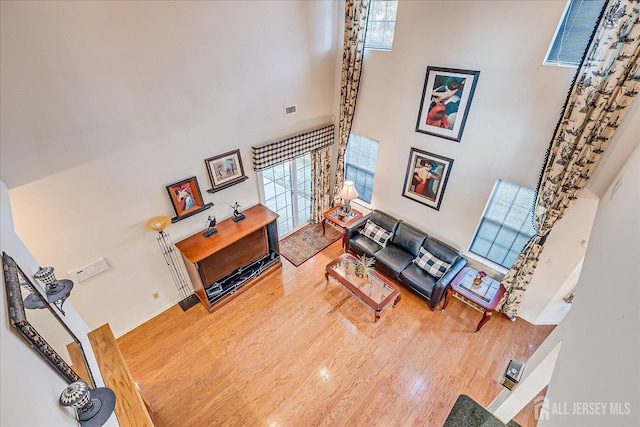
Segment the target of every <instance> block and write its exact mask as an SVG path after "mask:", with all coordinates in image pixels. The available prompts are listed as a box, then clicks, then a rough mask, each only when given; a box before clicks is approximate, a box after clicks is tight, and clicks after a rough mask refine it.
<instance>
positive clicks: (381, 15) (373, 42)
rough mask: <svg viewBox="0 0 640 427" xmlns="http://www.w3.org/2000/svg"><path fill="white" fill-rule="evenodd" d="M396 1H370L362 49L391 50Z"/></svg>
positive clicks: (396, 8) (394, 26)
mask: <svg viewBox="0 0 640 427" xmlns="http://www.w3.org/2000/svg"><path fill="white" fill-rule="evenodd" d="M397 12H398V1H397V0H372V1H371V6H370V9H369V21H368V22H367V35H366V38H365V41H364V47H365V48H369V49H381V50H391V47H392V46H393V33H394V32H395V29H396V13H397Z"/></svg>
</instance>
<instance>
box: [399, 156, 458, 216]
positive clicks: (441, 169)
mask: <svg viewBox="0 0 640 427" xmlns="http://www.w3.org/2000/svg"><path fill="white" fill-rule="evenodd" d="M452 165H453V159H449V158H447V157H442V156H438V155H437V154H433V153H428V152H426V151H422V150H418V149H417V148H413V147H412V148H411V153H410V154H409V164H408V165H407V175H406V177H405V179H404V188H403V190H402V195H403V196H404V197H407V198H409V199H411V200H414V201H416V202H418V203H422V204H423V205H427V206H429V207H430V208H433V209H435V210H439V209H440V203H442V196H443V195H444V189H445V187H446V185H447V180H448V179H449V173H450V172H451V166H452Z"/></svg>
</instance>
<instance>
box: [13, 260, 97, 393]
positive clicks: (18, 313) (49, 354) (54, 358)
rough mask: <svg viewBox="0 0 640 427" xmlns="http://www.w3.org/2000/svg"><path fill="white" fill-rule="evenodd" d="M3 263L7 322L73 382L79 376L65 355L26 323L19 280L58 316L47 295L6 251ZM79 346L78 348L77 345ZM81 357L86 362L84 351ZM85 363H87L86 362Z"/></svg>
mask: <svg viewBox="0 0 640 427" xmlns="http://www.w3.org/2000/svg"><path fill="white" fill-rule="evenodd" d="M2 265H3V270H4V282H5V289H6V293H7V306H8V307H7V308H8V309H9V321H10V323H11V326H13V327H14V328H15V330H16V331H17V332H18V334H19V335H20V336H21V337H22V338H23V339H24V340H25V342H26V344H27V345H29V346H30V347H31V348H33V350H34V351H35V352H36V353H37V354H38V355H39V356H40V357H41V358H42V359H43V360H44V361H45V362H46V363H47V364H49V365H50V366H51V367H52V368H53V370H54V371H56V372H57V373H58V374H59V375H60V376H61V377H62V378H63V379H64V380H66V382H67V383H68V384H71V383H72V382H74V381H79V380H81V379H82V378H80V376H79V375H78V374H77V373H76V371H74V370H73V368H71V366H69V365H68V364H67V362H65V360H64V358H63V357H62V356H60V354H59V353H58V352H57V351H56V350H55V349H54V348H53V347H52V346H51V345H50V344H49V343H48V342H47V341H46V340H45V339H44V337H43V336H42V335H41V334H40V332H38V330H37V329H36V328H35V327H33V325H31V323H29V320H28V319H27V313H26V311H25V306H24V302H23V295H22V291H21V289H20V286H21V285H20V281H21V280H22V281H23V283H24V286H27V287H28V289H29V290H31V291H33V292H34V293H35V294H36V295H37V297H38V298H39V299H40V300H41V301H43V304H44V305H45V306H46V307H47V309H49V310H50V311H51V313H54V315H56V316H57V314H56V313H55V311H54V310H53V309H51V306H49V305H48V304H46V303H44V301H46V298H45V297H44V296H42V294H41V293H40V292H39V291H38V290H37V288H36V287H35V286H34V285H33V283H31V281H30V280H29V278H28V277H27V275H26V274H24V273H23V272H22V270H21V269H20V267H18V264H17V263H16V262H15V260H14V259H13V258H11V257H10V256H9V255H8V254H7V253H5V252H2ZM57 318H58V321H59V322H60V323H62V324H63V325H64V326H65V329H66V330H67V331H68V333H69V334H70V335H71V337H72V338H74V340H75V342H77V343H78V344H80V341H79V340H78V339H77V337H76V336H75V335H74V334H73V332H71V330H70V329H69V328H68V327H67V326H66V324H65V323H64V321H62V319H60V318H59V316H57ZM80 348H81V347H80ZM81 352H82V357H83V360H84V361H85V363H86V358H85V356H84V351H82V350H81ZM86 366H88V365H86ZM90 372H91V371H89V372H88V374H89V375H90V380H91V382H92V383H93V384H95V381H94V379H93V376H92V375H91V374H90Z"/></svg>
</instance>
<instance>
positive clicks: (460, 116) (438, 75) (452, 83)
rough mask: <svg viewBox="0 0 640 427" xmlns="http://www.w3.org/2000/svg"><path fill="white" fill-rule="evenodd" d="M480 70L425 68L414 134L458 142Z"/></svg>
mask: <svg viewBox="0 0 640 427" xmlns="http://www.w3.org/2000/svg"><path fill="white" fill-rule="evenodd" d="M479 76H480V71H472V70H459V69H455V68H442V67H427V74H426V76H425V79H424V88H423V89H422V99H421V101H420V110H419V111H418V122H417V123H416V132H421V133H426V134H429V135H435V136H439V137H441V138H446V139H450V140H452V141H456V142H460V140H461V138H462V131H463V130H464V125H465V123H466V121H467V117H468V115H469V108H470V107H471V101H472V100H473V93H474V92H475V89H476V83H477V82H478V77H479Z"/></svg>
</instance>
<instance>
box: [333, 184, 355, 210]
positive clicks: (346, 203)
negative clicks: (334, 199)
mask: <svg viewBox="0 0 640 427" xmlns="http://www.w3.org/2000/svg"><path fill="white" fill-rule="evenodd" d="M338 197H340V198H341V199H342V205H341V206H340V209H341V210H342V211H343V212H344V213H345V214H348V213H349V212H351V200H353V199H356V198H358V190H356V186H355V184H354V183H353V181H345V182H344V184H343V185H342V189H340V192H339V193H338Z"/></svg>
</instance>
